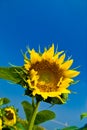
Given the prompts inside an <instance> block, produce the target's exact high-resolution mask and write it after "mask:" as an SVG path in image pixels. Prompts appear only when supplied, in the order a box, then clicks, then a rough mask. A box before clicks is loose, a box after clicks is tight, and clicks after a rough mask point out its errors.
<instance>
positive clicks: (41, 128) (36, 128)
mask: <svg viewBox="0 0 87 130" xmlns="http://www.w3.org/2000/svg"><path fill="white" fill-rule="evenodd" d="M33 130H46V129H45V128H44V127H42V126H34V127H33Z"/></svg>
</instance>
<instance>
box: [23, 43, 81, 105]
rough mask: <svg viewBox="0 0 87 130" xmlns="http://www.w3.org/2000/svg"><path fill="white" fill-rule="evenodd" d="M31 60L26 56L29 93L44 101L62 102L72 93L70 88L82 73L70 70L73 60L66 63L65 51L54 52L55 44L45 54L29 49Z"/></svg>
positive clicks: (25, 66) (25, 65) (25, 67)
mask: <svg viewBox="0 0 87 130" xmlns="http://www.w3.org/2000/svg"><path fill="white" fill-rule="evenodd" d="M28 53H29V55H30V58H28V57H27V56H26V55H25V56H24V62H25V63H24V69H25V70H26V75H27V76H26V82H27V84H28V87H27V89H28V91H29V92H31V94H32V96H36V97H38V96H39V97H41V98H42V99H43V100H44V101H49V100H48V99H50V101H53V99H56V100H58V101H59V100H60V101H61V102H62V103H64V100H63V97H65V96H67V95H68V94H69V93H71V91H70V90H69V89H68V88H69V86H70V85H71V84H72V83H73V82H74V79H73V78H74V77H76V76H77V75H78V74H79V73H80V72H78V71H77V70H74V69H70V67H71V65H72V64H73V59H68V60H67V61H65V57H66V54H65V53H64V51H61V52H57V53H55V52H54V44H52V46H51V47H50V48H49V49H45V51H44V52H43V53H40V52H36V51H35V50H34V49H32V50H30V49H28Z"/></svg>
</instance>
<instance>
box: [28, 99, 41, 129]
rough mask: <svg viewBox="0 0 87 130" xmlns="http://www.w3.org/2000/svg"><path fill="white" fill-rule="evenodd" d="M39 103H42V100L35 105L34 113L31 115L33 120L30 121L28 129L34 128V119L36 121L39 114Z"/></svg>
mask: <svg viewBox="0 0 87 130" xmlns="http://www.w3.org/2000/svg"><path fill="white" fill-rule="evenodd" d="M39 104H40V101H38V102H37V103H36V106H35V107H34V110H33V114H32V116H31V120H30V122H29V127H28V130H32V129H33V126H34V121H35V118H36V115H37V111H38V107H39Z"/></svg>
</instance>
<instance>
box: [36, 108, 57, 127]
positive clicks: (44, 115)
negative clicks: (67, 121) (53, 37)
mask: <svg viewBox="0 0 87 130" xmlns="http://www.w3.org/2000/svg"><path fill="white" fill-rule="evenodd" d="M55 117H56V115H55V113H54V112H53V111H50V110H43V111H40V112H38V113H37V115H36V119H35V125H38V124H40V123H43V122H46V121H48V120H52V119H54V118H55Z"/></svg>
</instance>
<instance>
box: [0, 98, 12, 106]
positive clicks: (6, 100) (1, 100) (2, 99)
mask: <svg viewBox="0 0 87 130" xmlns="http://www.w3.org/2000/svg"><path fill="white" fill-rule="evenodd" d="M9 102H10V100H9V99H8V98H0V106H2V105H5V104H8V103H9Z"/></svg>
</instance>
